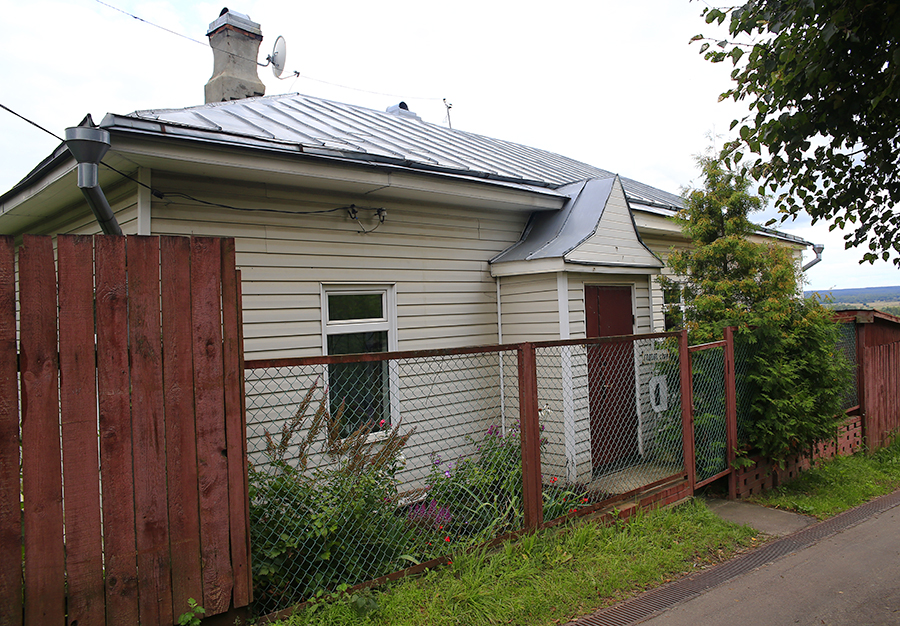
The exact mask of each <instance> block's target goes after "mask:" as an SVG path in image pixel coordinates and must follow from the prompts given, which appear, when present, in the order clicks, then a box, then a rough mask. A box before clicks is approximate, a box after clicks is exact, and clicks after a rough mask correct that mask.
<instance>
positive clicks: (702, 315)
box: [659, 126, 848, 459]
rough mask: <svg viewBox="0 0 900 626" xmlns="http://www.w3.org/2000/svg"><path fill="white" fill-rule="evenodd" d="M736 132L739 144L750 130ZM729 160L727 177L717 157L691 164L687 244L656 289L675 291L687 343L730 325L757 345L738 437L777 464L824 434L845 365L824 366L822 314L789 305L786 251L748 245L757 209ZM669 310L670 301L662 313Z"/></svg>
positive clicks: (827, 329)
mask: <svg viewBox="0 0 900 626" xmlns="http://www.w3.org/2000/svg"><path fill="white" fill-rule="evenodd" d="M745 129H746V130H745ZM740 132H741V134H742V135H747V136H749V133H751V132H752V129H750V128H749V127H747V126H745V127H744V128H742V129H741V131H740ZM734 157H735V158H734V159H732V161H731V163H732V166H731V168H729V162H728V161H727V160H726V159H724V158H721V157H720V158H715V157H713V156H709V155H708V156H704V157H701V158H700V159H699V160H698V161H699V163H700V166H701V168H702V170H703V178H704V185H703V188H702V189H694V190H691V191H690V192H689V193H688V194H687V195H686V202H685V207H686V208H685V210H684V211H683V213H682V214H681V215H680V216H679V217H680V218H681V219H680V223H681V225H682V231H683V233H684V235H685V236H686V237H687V238H689V239H690V240H691V242H692V244H693V245H692V248H691V249H687V250H673V252H672V253H671V255H670V256H669V261H668V264H669V267H670V268H671V269H672V271H673V272H674V273H675V274H677V275H678V276H677V278H668V277H661V278H660V279H659V282H660V283H661V284H662V285H663V288H664V292H665V291H666V290H669V291H671V290H673V289H675V288H679V289H682V290H683V293H684V305H685V306H684V319H685V321H686V324H687V327H688V329H689V330H690V332H691V339H692V341H693V342H695V343H704V342H707V341H714V340H717V339H720V338H721V336H722V329H723V328H724V327H726V326H736V327H738V329H739V333H740V334H741V336H742V337H743V338H744V339H745V340H748V341H751V342H753V343H754V344H755V345H756V346H757V352H756V354H755V356H754V357H753V359H752V363H751V373H750V375H749V380H750V381H751V382H752V384H753V386H754V390H755V393H754V395H753V396H752V397H751V398H750V399H749V400H748V401H747V402H748V404H749V407H750V409H749V410H750V416H749V417H750V421H751V424H750V425H749V426H748V428H747V433H748V435H749V436H750V438H751V439H750V443H752V444H753V445H754V446H756V447H757V448H758V449H760V450H761V451H762V453H763V454H765V455H767V456H769V457H771V458H775V459H780V458H784V457H785V456H786V455H789V454H793V453H795V452H797V451H799V450H800V449H801V448H802V447H803V446H808V445H810V444H811V443H812V442H813V441H815V440H817V439H820V438H822V437H826V436H828V435H829V433H831V432H832V430H833V428H834V425H835V423H836V422H835V415H837V414H838V413H839V412H840V408H841V407H840V403H841V400H842V398H843V393H844V387H845V384H846V381H847V371H848V370H847V363H846V362H845V361H843V360H842V359H835V358H834V357H833V355H834V353H835V340H836V332H837V330H836V329H837V326H836V324H834V322H832V321H831V317H830V313H829V312H828V311H827V310H825V309H824V308H823V307H821V306H820V305H818V304H816V303H810V302H804V301H802V300H799V299H798V298H797V292H798V278H799V277H798V274H797V267H796V265H795V262H794V257H793V251H792V250H791V248H789V247H787V246H782V245H776V244H765V243H754V242H753V241H751V240H750V236H751V235H752V234H753V233H754V232H755V230H756V227H755V226H754V225H753V224H752V223H751V222H750V220H749V217H748V216H749V215H750V213H751V212H753V211H754V210H756V209H758V208H759V207H760V206H761V203H762V201H761V199H760V198H759V197H757V196H755V195H753V194H752V193H750V191H749V188H750V184H751V181H750V179H749V178H748V176H747V170H746V169H743V168H739V169H733V168H734V165H733V163H734V162H735V161H736V160H737V159H738V155H737V154H735V155H734ZM679 304H680V303H676V301H675V300H674V299H671V298H670V302H667V313H669V312H673V311H674V307H677V306H679ZM714 456H715V455H713V454H710V458H713V457H714Z"/></svg>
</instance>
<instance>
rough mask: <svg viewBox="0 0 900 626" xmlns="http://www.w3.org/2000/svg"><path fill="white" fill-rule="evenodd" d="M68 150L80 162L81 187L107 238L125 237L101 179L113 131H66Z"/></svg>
mask: <svg viewBox="0 0 900 626" xmlns="http://www.w3.org/2000/svg"><path fill="white" fill-rule="evenodd" d="M66 147H67V148H68V149H69V152H71V153H72V156H74V157H75V160H76V161H78V187H79V189H81V193H83V194H84V199H85V200H87V203H88V206H90V207H91V211H93V212H94V216H95V217H96V218H97V223H98V224H100V230H102V231H103V234H104V235H121V234H122V229H121V228H120V227H119V222H117V221H116V216H115V214H114V213H113V211H112V208H111V207H110V206H109V202H108V201H107V200H106V196H104V195H103V190H102V189H100V182H99V179H98V176H97V171H98V165H99V164H100V159H102V158H103V155H105V154H106V151H107V150H109V131H106V130H103V129H101V128H92V127H90V126H73V127H71V128H67V129H66Z"/></svg>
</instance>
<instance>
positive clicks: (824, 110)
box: [693, 0, 900, 266]
mask: <svg viewBox="0 0 900 626" xmlns="http://www.w3.org/2000/svg"><path fill="white" fill-rule="evenodd" d="M703 16H704V20H705V22H706V23H707V24H713V23H715V24H720V25H721V24H724V23H725V22H726V18H727V35H728V37H729V38H731V39H732V40H733V42H732V43H729V42H728V41H727V40H726V39H721V40H719V45H720V47H722V50H723V51H722V52H719V51H713V50H710V49H709V48H710V44H709V43H708V42H709V41H716V40H717V39H718V38H716V39H711V40H710V39H708V38H705V37H701V36H697V37H695V38H694V39H693V41H698V40H701V39H703V40H705V41H706V42H705V43H704V44H703V45H702V46H701V50H700V53H701V54H703V55H704V57H705V58H706V59H707V60H709V61H710V62H713V63H719V62H722V61H724V60H726V59H730V60H731V61H732V63H733V65H734V67H735V69H734V71H733V72H732V79H733V88H732V89H730V90H728V91H726V92H725V93H724V94H723V95H722V98H721V99H725V98H732V99H734V100H735V101H738V100H745V101H747V103H748V105H749V107H750V109H751V110H755V111H756V113H757V115H756V116H755V118H754V119H752V120H750V121H749V122H748V123H746V124H744V126H742V127H741V129H740V133H739V137H740V142H741V143H742V144H743V145H744V146H745V148H746V149H749V150H750V151H751V152H753V153H754V154H758V155H760V156H761V157H762V156H763V155H765V167H760V168H758V172H759V173H760V175H762V177H763V178H762V180H761V182H762V184H763V185H766V186H770V187H771V188H773V189H775V188H778V187H783V188H788V189H790V193H788V194H787V195H785V196H780V197H779V198H777V199H776V207H777V208H778V209H779V210H780V211H782V212H783V214H784V219H788V218H792V217H796V216H797V215H798V214H799V213H800V212H804V211H805V212H807V213H808V214H809V215H810V216H811V217H813V218H814V219H824V220H828V221H830V222H833V223H835V222H837V223H847V222H850V223H853V222H852V220H851V219H850V218H851V217H856V218H859V219H858V221H857V222H855V225H854V231H853V232H852V233H850V234H848V236H847V238H846V241H847V244H848V245H849V246H863V247H866V248H869V244H870V243H871V244H874V248H869V250H870V251H871V252H872V253H871V254H870V253H867V254H866V255H865V257H864V259H865V260H869V261H872V260H874V259H876V258H890V259H892V260H893V262H894V263H895V264H897V265H898V266H900V251H898V246H897V245H896V243H897V242H898V241H900V222H898V220H896V219H894V211H893V207H894V206H896V205H898V204H900V178H898V177H897V176H896V169H897V164H898V163H900V131H898V127H897V123H896V120H897V119H900V38H898V37H897V36H896V33H898V32H900V1H898V0H888V1H884V2H878V3H873V2H870V1H869V0H819V1H817V2H810V1H809V0H760V1H759V2H752V3H746V4H744V5H742V6H739V7H736V8H732V9H727V10H720V9H707V10H705V11H704V13H703ZM747 36H751V37H752V41H753V43H752V45H747V46H742V45H740V44H739V43H734V42H740V41H742V38H744V39H743V40H744V41H746V40H747V39H746V38H747ZM729 46H730V49H728V48H729ZM748 51H749V53H748ZM737 124H738V123H735V124H733V126H732V128H734V127H736V126H737ZM745 128H746V130H744V129H745ZM822 143H830V144H831V146H832V147H833V149H832V150H830V151H828V152H826V153H824V154H817V155H816V157H815V158H811V155H810V153H809V152H810V150H811V149H814V148H815V147H816V146H818V145H821V144H822ZM885 253H887V256H885Z"/></svg>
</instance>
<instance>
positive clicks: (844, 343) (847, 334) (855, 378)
mask: <svg viewBox="0 0 900 626" xmlns="http://www.w3.org/2000/svg"><path fill="white" fill-rule="evenodd" d="M836 347H837V352H838V353H840V354H842V355H843V357H844V358H845V359H847V362H848V363H850V365H851V368H852V369H851V372H852V377H851V386H850V388H849V389H848V390H847V395H846V396H844V401H843V402H842V403H841V408H842V409H843V410H844V411H846V410H848V409H851V408H853V407H855V406H859V372H858V371H857V369H858V365H857V358H856V324H853V323H846V322H845V323H843V324H840V336H839V337H838V341H837V346H836Z"/></svg>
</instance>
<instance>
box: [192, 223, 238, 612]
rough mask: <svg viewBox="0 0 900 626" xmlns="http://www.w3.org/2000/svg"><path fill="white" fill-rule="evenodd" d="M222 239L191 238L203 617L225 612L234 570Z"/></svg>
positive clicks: (230, 592) (228, 602)
mask: <svg viewBox="0 0 900 626" xmlns="http://www.w3.org/2000/svg"><path fill="white" fill-rule="evenodd" d="M220 267H221V240H220V239H212V238H200V237H198V238H194V239H193V240H192V242H191V297H192V301H191V320H192V328H193V342H194V406H195V407H196V408H195V410H196V415H197V461H198V468H199V473H200V541H201V554H202V555H203V606H204V608H205V609H206V612H207V615H215V614H217V613H222V612H224V611H227V610H228V607H229V604H230V602H231V594H232V585H233V580H234V579H233V574H232V570H231V562H230V549H229V539H230V537H229V529H228V519H229V518H228V504H229V503H228V465H227V461H226V454H227V452H228V451H227V447H226V442H225V429H224V428H223V427H222V426H223V424H224V423H225V411H224V394H223V370H222V326H221V290H220V284H219V269H220Z"/></svg>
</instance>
